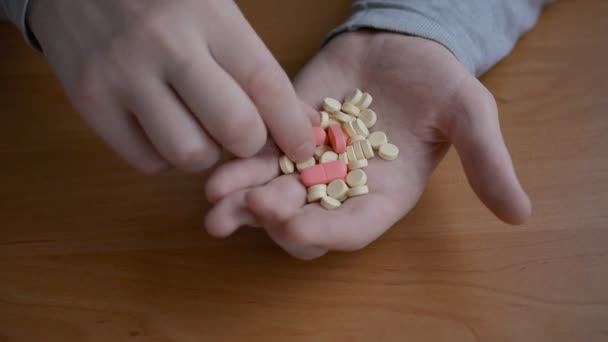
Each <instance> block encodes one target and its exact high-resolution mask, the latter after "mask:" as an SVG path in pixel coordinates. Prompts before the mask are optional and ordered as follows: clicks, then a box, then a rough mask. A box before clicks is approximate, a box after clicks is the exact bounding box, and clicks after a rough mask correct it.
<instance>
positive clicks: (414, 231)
mask: <svg viewBox="0 0 608 342" xmlns="http://www.w3.org/2000/svg"><path fill="white" fill-rule="evenodd" d="M349 2H350V1H346V0H344V1H342V0H340V1H321V0H314V1H313V0H307V1H281V0H257V1H249V2H245V1H243V2H242V6H243V9H244V11H245V13H246V15H247V17H248V18H250V19H251V20H252V22H253V24H254V26H255V27H256V29H257V30H258V31H259V33H260V34H261V35H262V37H263V38H264V39H265V40H266V41H267V42H268V44H269V45H270V47H271V49H272V50H273V52H274V53H276V55H277V56H278V58H279V59H280V61H281V63H282V64H283V65H284V67H285V68H286V69H287V70H288V71H289V73H290V74H292V75H293V74H294V73H295V72H296V71H297V70H298V69H299V68H300V67H301V66H302V65H303V63H305V61H306V60H307V59H308V58H310V57H311V56H312V55H313V54H314V53H315V51H316V50H317V48H318V46H319V43H320V42H321V40H322V38H323V35H324V34H325V33H326V32H328V30H329V29H330V28H332V27H334V26H335V25H337V24H338V23H339V22H340V21H341V20H343V19H344V18H345V17H346V16H347V15H348V4H349ZM269 9H272V10H271V11H269ZM607 16H608V2H607V1H603V0H569V1H561V2H558V3H557V4H556V5H553V6H551V7H549V8H548V9H547V10H546V12H545V13H544V15H543V17H542V19H541V21H540V23H539V25H538V26H537V27H536V28H535V29H534V30H533V31H532V32H531V33H530V34H528V35H527V36H525V37H524V38H523V40H522V41H521V42H520V43H519V45H518V46H517V48H516V49H515V51H514V53H513V54H512V55H511V56H509V57H508V58H507V59H506V60H504V61H503V62H502V63H500V65H498V66H497V67H496V68H495V69H493V70H492V71H491V72H490V73H489V74H487V75H486V76H485V77H484V78H483V81H484V83H485V84H486V85H487V86H488V87H489V88H490V89H491V90H492V91H493V92H494V94H495V96H496V98H497V100H498V102H499V106H500V110H501V120H502V123H503V128H504V133H505V137H506V139H507V142H508V144H509V147H510V149H511V151H512V154H513V157H514V161H515V164H516V167H517V170H518V173H519V175H520V176H521V179H522V182H523V184H524V185H525V187H526V189H527V190H528V192H529V193H530V195H531V197H532V199H533V202H534V205H535V213H534V217H533V218H532V220H531V221H530V222H529V223H528V224H526V225H524V226H521V227H510V226H507V225H505V224H502V223H500V222H499V221H498V220H497V219H496V218H494V217H493V216H492V215H491V214H490V213H489V212H488V210H486V209H485V208H484V207H483V206H482V204H481V203H480V202H479V200H478V199H477V198H476V197H475V195H474V194H473V192H472V191H471V190H470V188H469V186H468V185H467V182H466V178H465V176H464V174H463V171H462V169H461V166H460V164H459V162H458V159H457V158H456V155H455V154H454V153H450V154H449V156H448V157H447V159H446V161H445V162H444V163H443V164H442V165H441V167H440V168H439V170H438V171H437V172H436V174H435V175H434V176H433V178H432V181H431V183H430V186H429V187H428V189H427V191H426V193H425V195H424V197H423V199H422V201H421V202H420V203H419V205H418V207H417V208H416V209H415V210H414V211H413V212H412V213H411V215H409V216H408V217H407V218H405V219H404V220H402V221H401V222H399V223H398V224H397V225H396V226H395V227H394V228H393V229H392V230H391V231H389V232H388V233H387V234H386V235H385V236H384V237H382V238H381V239H380V240H379V241H378V242H376V243H375V244H373V245H372V246H371V247H369V248H367V249H365V250H364V251H361V252H357V253H352V254H331V255H329V256H327V257H325V258H323V259H321V260H318V261H314V262H300V261H296V260H293V259H291V258H289V257H288V256H286V255H285V254H284V253H283V252H281V251H280V250H279V249H278V248H277V247H275V246H274V245H273V244H272V243H271V241H270V240H269V239H267V238H266V237H265V236H263V235H262V234H259V233H258V232H256V231H252V230H243V231H241V232H240V233H238V234H237V235H236V236H234V237H232V238H230V239H227V240H223V241H220V240H214V239H212V238H210V237H208V236H206V235H205V233H204V232H203V231H202V228H201V226H202V215H203V213H204V212H205V210H206V208H207V207H208V205H207V203H206V202H205V199H204V194H203V184H204V181H205V175H198V176H188V175H184V174H179V173H169V174H165V175H161V176H142V175H140V174H138V173H136V172H135V171H132V170H131V169H130V168H129V167H127V166H126V165H125V164H124V163H123V162H122V161H120V160H119V159H118V158H117V157H115V156H114V155H113V153H112V152H111V151H110V150H109V149H108V148H106V147H105V145H104V144H103V143H102V142H101V141H100V140H99V139H98V138H97V137H95V136H94V135H93V133H92V132H91V131H90V130H89V129H88V128H87V127H86V126H85V125H84V124H83V123H82V122H81V120H80V119H79V117H78V115H77V114H76V113H75V112H74V110H73V109H72V108H71V106H70V105H69V103H68V101H67V99H66V97H65V95H63V92H62V90H61V88H60V85H59V84H58V82H57V81H56V80H55V79H54V77H53V74H52V72H51V71H50V69H49V68H48V67H47V66H46V64H45V62H44V59H43V58H42V57H41V56H39V55H37V54H36V53H34V52H33V51H31V50H30V49H28V47H27V46H26V45H25V44H24V43H23V41H22V40H21V38H20V36H19V35H18V33H17V31H16V30H15V29H13V28H12V27H10V26H8V25H6V24H2V25H0V120H1V121H0V122H1V123H0V163H1V164H0V165H1V166H2V168H1V171H0V174H1V176H2V177H1V178H0V341H2V342H9V341H10V342H16V341H19V342H21V341H27V342H30V341H91V342H97V341H275V340H278V341H434V342H438V341H584V342H587V341H598V342H599V341H608V138H607V136H608V112H607V111H608V20H606V17H607Z"/></svg>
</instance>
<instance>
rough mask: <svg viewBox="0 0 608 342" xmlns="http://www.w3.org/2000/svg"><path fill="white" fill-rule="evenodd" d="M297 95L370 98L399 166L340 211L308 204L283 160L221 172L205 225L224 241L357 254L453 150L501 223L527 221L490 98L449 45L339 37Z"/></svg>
mask: <svg viewBox="0 0 608 342" xmlns="http://www.w3.org/2000/svg"><path fill="white" fill-rule="evenodd" d="M294 83H295V89H296V92H297V94H298V96H299V97H300V98H301V99H303V100H304V101H305V102H306V103H308V104H309V105H311V106H314V107H318V105H319V103H320V101H321V100H322V99H323V98H324V97H326V96H332V97H335V98H339V99H342V98H343V97H344V96H345V95H348V94H349V93H350V92H351V91H352V90H353V88H355V87H360V88H361V89H365V90H367V91H369V92H370V93H372V94H373V95H375V96H374V98H375V100H374V104H373V107H374V109H375V110H376V111H377V112H378V115H379V120H378V124H377V126H376V127H375V129H377V130H383V131H385V132H386V133H387V134H388V136H389V139H390V140H391V141H392V142H393V143H394V144H396V145H397V146H399V148H400V150H401V154H400V156H399V158H398V160H396V161H393V162H386V161H381V160H373V161H372V162H371V163H370V166H369V167H368V168H367V169H365V171H366V173H367V174H368V179H369V183H368V184H369V187H370V191H371V193H370V194H369V195H367V196H363V197H358V198H354V199H350V200H348V201H347V202H346V203H344V205H343V206H342V207H341V208H340V209H338V210H334V211H327V210H325V209H323V208H322V207H321V206H319V205H318V204H306V203H305V198H306V189H305V188H304V186H302V185H301V184H300V183H299V181H298V178H297V176H294V175H290V176H281V175H279V169H278V166H277V159H278V157H279V155H280V153H279V151H278V150H277V149H276V148H275V147H274V146H272V145H268V146H267V147H266V148H265V149H264V150H263V151H262V152H261V153H259V154H258V155H257V156H255V157H253V158H248V159H240V160H235V161H231V162H229V163H227V164H225V165H223V166H221V167H220V168H219V169H218V170H217V171H216V172H215V173H214V175H213V176H212V177H211V179H210V180H209V182H208V184H207V194H208V197H209V199H210V201H212V202H214V203H215V206H214V208H213V209H212V210H211V211H210V212H209V213H208V215H207V217H206V220H205V226H206V228H207V230H208V232H209V233H210V234H211V235H213V236H217V237H226V236H229V235H231V234H232V233H234V232H235V231H236V230H237V229H238V228H239V227H242V226H256V227H261V228H263V229H264V230H265V231H266V232H267V233H268V235H269V236H270V237H271V238H272V239H273V240H274V241H275V242H276V243H277V244H278V245H279V246H281V247H282V248H283V249H284V250H285V251H286V252H288V253H289V254H291V255H292V256H294V257H297V258H300V259H314V258H318V257H321V256H323V255H324V254H326V253H327V252H329V251H354V250H359V249H361V248H363V247H365V246H367V245H369V244H370V243H372V242H373V241H374V240H376V239H377V238H378V237H380V236H381V235H382V234H383V233H384V232H386V231H387V230H388V229H389V228H390V227H391V226H392V225H393V224H395V223H396V222H397V221H398V220H399V219H401V218H402V217H404V216H405V215H407V214H408V212H410V210H412V208H413V207H414V206H415V205H416V203H417V202H418V200H419V199H420V196H421V195H422V193H423V191H424V188H425V186H426V184H427V181H428V179H429V177H430V175H431V173H432V172H433V170H434V169H435V168H436V167H437V165H438V164H439V162H440V161H441V160H442V159H443V157H444V155H445V153H446V152H447V151H448V149H449V147H450V146H451V145H453V146H454V147H455V148H456V150H457V152H458V154H459V156H460V159H461V161H462V164H463V166H464V169H465V172H466V174H467V177H468V180H469V183H470V184H471V186H472V188H473V190H474V191H475V192H476V193H477V195H478V196H479V197H480V199H481V200H482V201H483V203H484V204H485V205H486V206H487V207H488V208H489V209H490V210H491V211H492V212H493V213H494V214H495V215H496V216H497V217H498V218H500V219H502V220H503V221H505V222H507V223H511V224H520V223H522V222H524V221H525V220H526V219H527V218H528V217H529V216H530V214H531V204H530V200H529V198H528V196H527V195H526V193H525V192H524V190H523V189H522V187H521V185H520V183H519V181H518V178H517V176H516V174H515V171H514V167H513V164H512V161H511V157H510V155H509V152H508V150H507V148H506V146H505V143H504V140H503V136H502V133H501V130H500V124H499V121H498V113H497V108H496V103H495V101H494V99H493V97H492V95H491V94H490V92H489V91H488V90H487V89H486V88H485V87H484V86H483V85H482V84H481V83H480V82H479V81H478V80H477V79H476V78H475V77H474V76H473V75H471V74H470V73H469V72H468V71H467V70H466V69H465V68H464V67H463V65H462V64H461V63H460V62H459V61H458V60H457V59H456V58H455V57H454V56H453V55H452V54H451V53H450V52H449V51H448V50H447V49H445V48H444V47H443V46H441V45H439V44H437V43H435V42H432V41H429V40H425V39H421V38H414V37H408V36H405V35H399V34H391V33H380V32H356V33H346V34H342V35H340V36H338V37H337V38H335V39H334V40H333V41H332V42H330V44H329V45H327V46H326V47H325V48H323V49H322V50H321V51H320V52H319V54H318V55H317V56H316V57H315V58H314V59H313V60H312V61H311V62H310V63H309V64H308V65H307V66H306V67H305V68H304V69H303V70H302V71H301V73H300V74H299V75H298V77H297V78H296V80H295V82H294Z"/></svg>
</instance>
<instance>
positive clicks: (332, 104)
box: [323, 97, 342, 114]
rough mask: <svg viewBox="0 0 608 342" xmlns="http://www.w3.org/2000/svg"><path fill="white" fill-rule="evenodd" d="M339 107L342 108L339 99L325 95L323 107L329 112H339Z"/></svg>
mask: <svg viewBox="0 0 608 342" xmlns="http://www.w3.org/2000/svg"><path fill="white" fill-rule="evenodd" d="M340 108H342V104H341V103H340V101H338V100H336V99H332V98H331V97H326V98H325V99H324V100H323V109H325V110H326V111H327V112H328V113H330V114H333V113H335V112H339V111H340Z"/></svg>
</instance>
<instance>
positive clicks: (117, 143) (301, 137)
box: [30, 0, 314, 172]
mask: <svg viewBox="0 0 608 342" xmlns="http://www.w3.org/2000/svg"><path fill="white" fill-rule="evenodd" d="M30 26H31V27H32V30H33V32H34V34H35V35H36V37H37V38H38V40H39V42H40V44H41V46H42V49H43V51H44V53H45V55H46V56H47V57H48V61H49V63H50V64H51V66H52V68H53V69H54V71H55V73H56V74H57V76H58V77H59V79H60V81H61V82H62V83H63V85H64V87H65V89H66V91H67V94H68V96H69V97H70V99H71V101H72V103H73V104H74V106H75V107H76V109H77V110H78V111H79V112H80V113H81V114H82V116H83V117H84V119H85V120H86V121H87V122H88V123H89V124H90V125H91V126H92V127H93V128H94V129H95V130H96V131H97V133H98V134H99V135H100V136H101V137H102V138H103V139H105V140H106V141H107V142H108V143H109V144H110V145H111V146H112V147H113V148H114V149H115V150H116V151H117V152H118V153H119V154H120V155H121V156H123V157H124V158H125V159H126V160H127V161H128V162H130V163H131V164H132V165H133V166H135V167H136V168H138V169H140V170H142V171H145V172H155V171H160V170H162V169H164V168H166V167H167V166H169V165H173V166H176V167H178V168H180V169H183V170H187V171H199V170H202V169H205V168H208V167H210V166H211V165H213V164H215V163H216V162H217V161H218V159H219V157H220V146H221V147H224V148H226V149H227V150H228V151H230V152H232V153H233V154H235V155H236V156H238V157H250V156H252V155H255V154H256V153H257V152H258V150H260V148H262V147H263V145H264V144H265V142H266V139H267V131H266V127H267V128H268V130H269V131H270V133H271V135H272V137H273V138H274V140H275V141H276V142H277V143H278V144H279V146H281V149H283V150H284V151H285V152H286V153H287V154H288V155H289V156H291V157H292V158H294V159H297V160H304V159H306V158H308V157H310V156H311V155H312V152H313V150H314V146H313V138H312V136H313V134H312V126H311V123H310V116H307V114H310V112H311V111H312V109H311V108H310V107H308V106H306V105H304V104H303V103H302V102H300V101H299V100H298V98H297V97H296V94H295V91H294V89H293V86H292V85H291V82H290V81H289V79H288V77H287V76H286V74H285V73H284V72H283V70H282V69H281V67H280V65H279V64H278V63H277V61H276V60H275V59H274V58H273V56H272V55H271V53H270V52H269V50H268V49H267V48H266V46H265V45H264V44H263V43H262V41H261V40H260V38H259V37H258V36H257V35H256V33H255V32H254V30H253V29H252V28H251V26H250V25H249V23H248V22H247V21H246V20H245V18H244V17H243V15H242V14H241V12H240V11H239V9H238V7H237V5H236V4H235V3H234V2H233V1H219V0H215V1H197V0H171V1H167V0H132V1H124V0H104V1H96V0H83V1H73V0H34V1H32V4H31V12H30Z"/></svg>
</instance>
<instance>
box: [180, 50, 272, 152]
mask: <svg viewBox="0 0 608 342" xmlns="http://www.w3.org/2000/svg"><path fill="white" fill-rule="evenodd" d="M196 56H197V59H196V60H194V61H193V62H192V63H190V64H188V65H185V66H182V67H181V68H179V69H177V70H175V71H173V72H172V73H171V74H170V75H169V82H170V83H171V85H172V86H173V87H174V89H175V90H176V91H177V93H178V94H179V96H180V97H181V98H182V100H183V101H184V102H185V103H186V104H187V105H188V107H189V108H190V110H191V111H192V112H193V113H194V114H195V115H196V117H197V118H198V120H199V121H200V122H201V123H202V125H203V126H204V127H205V129H206V131H207V132H209V134H210V135H211V136H213V138H215V141H217V142H218V143H219V144H221V145H222V146H223V147H225V148H226V149H227V150H228V151H230V152H232V153H233V154H235V155H236V156H238V157H241V158H246V157H251V156H253V155H255V154H256V153H257V152H258V151H259V150H260V149H261V148H262V147H263V146H264V143H265V142H266V137H267V132H266V127H265V126H264V122H263V121H262V118H261V117H260V115H259V114H258V111H257V109H256V107H255V105H254V104H253V102H251V100H250V98H249V96H248V95H247V94H246V93H245V92H244V91H243V90H242V89H241V87H240V86H239V85H238V84H237V83H236V82H235V81H234V79H232V77H231V76H230V75H229V74H228V73H226V71H224V69H222V68H221V67H220V66H219V65H218V64H217V63H216V62H215V60H213V58H211V56H210V55H209V54H208V52H207V51H204V52H203V51H201V53H198V54H196ZM242 57H243V56H241V58H242Z"/></svg>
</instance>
